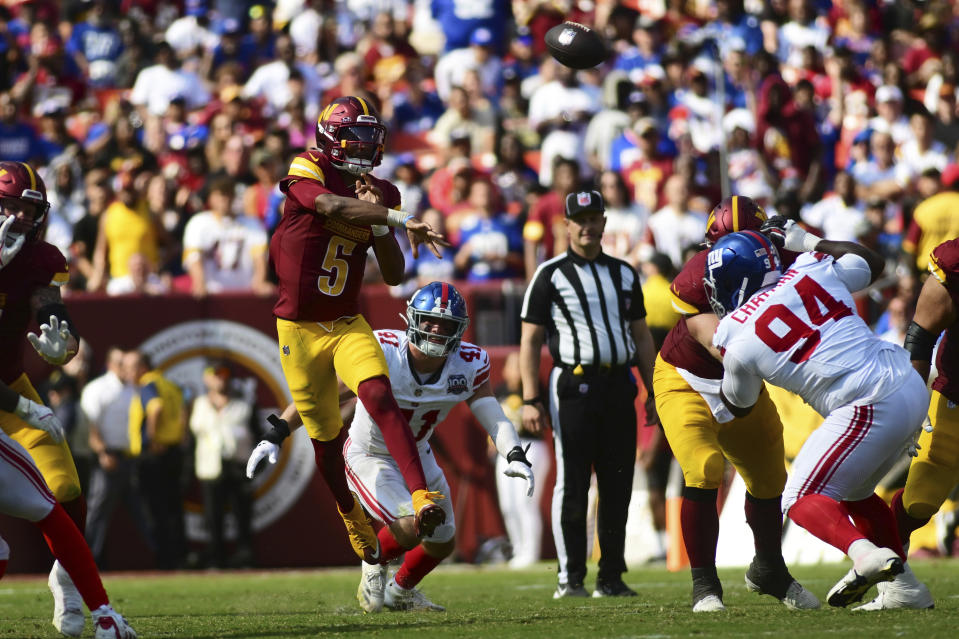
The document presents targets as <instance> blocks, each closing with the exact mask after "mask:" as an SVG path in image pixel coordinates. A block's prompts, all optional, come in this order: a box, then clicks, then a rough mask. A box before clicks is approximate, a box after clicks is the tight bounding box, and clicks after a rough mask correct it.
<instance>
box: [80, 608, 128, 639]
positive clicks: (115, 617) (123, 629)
mask: <svg viewBox="0 0 959 639" xmlns="http://www.w3.org/2000/svg"><path fill="white" fill-rule="evenodd" d="M91 616H92V617H93V637H94V639H137V633H136V631H134V630H133V628H131V627H130V624H128V623H127V620H126V619H124V618H123V617H121V616H120V613H118V612H117V611H116V610H114V609H113V608H112V607H111V606H110V605H105V606H100V607H99V608H97V609H96V610H94V611H93V612H92V613H91Z"/></svg>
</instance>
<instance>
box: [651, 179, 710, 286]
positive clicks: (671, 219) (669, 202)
mask: <svg viewBox="0 0 959 639" xmlns="http://www.w3.org/2000/svg"><path fill="white" fill-rule="evenodd" d="M664 193H665V196H666V206H664V207H663V208H661V209H659V210H658V211H656V212H655V213H653V214H652V215H650V216H649V222H648V223H647V224H648V226H647V231H646V243H647V244H651V245H652V246H653V247H655V248H656V250H657V251H659V252H660V253H665V254H666V255H668V256H669V259H671V260H672V261H673V266H674V267H675V268H676V269H677V270H678V269H680V268H682V265H683V263H684V262H685V260H684V259H683V249H684V248H685V247H686V246H688V245H689V244H694V243H699V242H702V239H703V235H705V233H706V220H705V219H704V218H703V217H702V216H701V215H697V214H695V213H693V212H691V211H690V210H689V187H688V185H687V182H686V179H685V178H683V177H682V176H681V175H673V176H671V177H670V178H669V179H667V180H666V186H665V188H664Z"/></svg>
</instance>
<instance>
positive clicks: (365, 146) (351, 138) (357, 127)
mask: <svg viewBox="0 0 959 639" xmlns="http://www.w3.org/2000/svg"><path fill="white" fill-rule="evenodd" d="M328 129H333V131H329V130H328ZM323 134H324V135H325V136H326V137H327V138H328V140H329V146H328V149H329V155H330V160H331V162H332V163H333V165H334V166H335V167H336V168H338V169H342V170H344V171H346V172H347V173H350V174H352V175H356V176H360V175H365V174H367V173H369V172H370V171H372V170H373V169H374V168H375V167H376V166H378V165H379V163H380V161H381V160H382V159H383V149H384V146H385V144H386V127H385V126H383V124H381V123H380V121H379V120H378V119H377V118H376V117H375V116H372V115H360V116H357V118H356V123H355V124H341V125H339V126H330V127H327V128H326V129H323Z"/></svg>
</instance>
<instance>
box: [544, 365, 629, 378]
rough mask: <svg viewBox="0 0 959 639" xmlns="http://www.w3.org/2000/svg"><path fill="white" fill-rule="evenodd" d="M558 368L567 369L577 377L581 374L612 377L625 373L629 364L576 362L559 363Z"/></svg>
mask: <svg viewBox="0 0 959 639" xmlns="http://www.w3.org/2000/svg"><path fill="white" fill-rule="evenodd" d="M559 367H560V368H562V369H563V370H564V371H568V372H570V373H572V374H573V375H576V376H577V377H578V376H580V375H582V376H587V375H589V376H594V375H600V376H603V377H613V376H617V375H625V374H626V373H627V371H629V366H627V365H626V364H576V365H574V366H571V365H569V364H560V365H559Z"/></svg>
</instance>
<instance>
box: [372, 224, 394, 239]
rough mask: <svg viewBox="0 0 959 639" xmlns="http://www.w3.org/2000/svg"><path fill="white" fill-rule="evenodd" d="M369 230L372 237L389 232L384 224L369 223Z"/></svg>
mask: <svg viewBox="0 0 959 639" xmlns="http://www.w3.org/2000/svg"><path fill="white" fill-rule="evenodd" d="M370 230H371V231H373V237H383V236H384V235H389V234H390V227H389V226H387V225H386V224H371V225H370Z"/></svg>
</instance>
